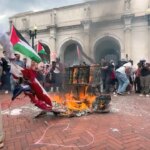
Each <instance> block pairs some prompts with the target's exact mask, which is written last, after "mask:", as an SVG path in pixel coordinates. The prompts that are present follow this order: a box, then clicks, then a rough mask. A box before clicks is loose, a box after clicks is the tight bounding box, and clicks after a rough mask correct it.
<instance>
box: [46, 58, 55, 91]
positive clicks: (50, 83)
mask: <svg viewBox="0 0 150 150" xmlns="http://www.w3.org/2000/svg"><path fill="white" fill-rule="evenodd" d="M55 69H56V62H55V61H53V62H52V66H51V68H50V71H49V72H48V73H47V74H46V77H45V84H44V87H45V89H46V91H49V90H50V88H53V89H55V90H56V73H54V70H55Z"/></svg>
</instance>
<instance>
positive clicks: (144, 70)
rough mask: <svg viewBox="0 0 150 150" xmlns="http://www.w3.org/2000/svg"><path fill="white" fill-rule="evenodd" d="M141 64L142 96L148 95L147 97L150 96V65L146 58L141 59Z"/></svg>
mask: <svg viewBox="0 0 150 150" xmlns="http://www.w3.org/2000/svg"><path fill="white" fill-rule="evenodd" d="M140 65H141V76H140V81H141V87H142V91H141V94H140V96H143V95H146V96H147V97H149V96H150V95H149V92H150V91H149V90H150V88H149V86H150V67H149V65H148V63H146V61H145V60H141V61H140Z"/></svg>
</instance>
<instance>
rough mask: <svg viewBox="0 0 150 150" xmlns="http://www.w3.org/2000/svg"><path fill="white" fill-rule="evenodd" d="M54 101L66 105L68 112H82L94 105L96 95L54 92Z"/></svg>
mask: <svg viewBox="0 0 150 150" xmlns="http://www.w3.org/2000/svg"><path fill="white" fill-rule="evenodd" d="M51 97H52V99H53V102H55V103H57V104H59V105H61V106H63V107H65V108H66V109H67V111H68V113H69V112H70V111H71V112H82V111H86V110H89V109H90V108H91V107H92V103H93V102H94V101H95V98H96V96H95V95H92V94H84V93H82V92H80V93H79V95H78V96H75V94H73V93H72V92H71V93H66V94H62V93H61V94H59V93H57V94H53V95H52V96H51Z"/></svg>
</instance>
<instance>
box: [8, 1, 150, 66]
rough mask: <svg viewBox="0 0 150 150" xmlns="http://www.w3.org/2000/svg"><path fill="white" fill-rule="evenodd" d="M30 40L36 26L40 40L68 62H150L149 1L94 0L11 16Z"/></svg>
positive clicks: (53, 53) (52, 57) (53, 52)
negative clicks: (143, 60) (30, 31)
mask: <svg viewBox="0 0 150 150" xmlns="http://www.w3.org/2000/svg"><path fill="white" fill-rule="evenodd" d="M9 21H10V25H11V24H12V23H13V24H14V25H15V27H16V28H17V29H18V30H20V31H21V32H22V33H23V34H24V37H25V38H26V39H27V40H28V41H29V42H31V40H30V38H29V34H28V31H29V30H30V29H32V28H33V27H34V25H36V26H37V31H38V32H37V38H36V39H35V45H36V44H37V42H38V40H40V41H41V42H42V43H43V44H45V45H46V46H47V51H48V50H49V51H50V56H51V60H53V59H54V57H55V55H57V56H58V57H60V58H61V60H62V61H63V62H64V63H65V64H67V65H72V64H78V63H80V62H81V61H86V62H88V63H89V62H92V60H94V61H95V62H99V61H100V59H102V58H106V59H108V60H110V59H114V60H115V61H118V60H119V59H132V60H133V61H134V62H135V64H136V63H137V62H138V61H139V60H140V59H146V60H148V61H150V8H149V0H142V1H141V0H95V1H94V0H93V1H89V2H85V3H80V4H76V5H71V6H64V7H60V8H54V9H50V10H45V11H39V12H26V13H22V14H17V15H15V16H12V17H11V18H9Z"/></svg>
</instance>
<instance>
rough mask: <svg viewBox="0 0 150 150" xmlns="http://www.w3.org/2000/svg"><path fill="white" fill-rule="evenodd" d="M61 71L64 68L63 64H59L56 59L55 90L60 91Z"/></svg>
mask: <svg viewBox="0 0 150 150" xmlns="http://www.w3.org/2000/svg"><path fill="white" fill-rule="evenodd" d="M63 71H64V67H63V64H62V63H61V62H60V58H56V67H55V70H54V73H55V77H56V83H55V85H56V87H57V88H59V90H62V84H63Z"/></svg>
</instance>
